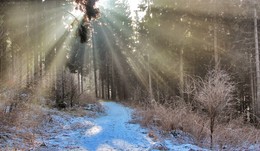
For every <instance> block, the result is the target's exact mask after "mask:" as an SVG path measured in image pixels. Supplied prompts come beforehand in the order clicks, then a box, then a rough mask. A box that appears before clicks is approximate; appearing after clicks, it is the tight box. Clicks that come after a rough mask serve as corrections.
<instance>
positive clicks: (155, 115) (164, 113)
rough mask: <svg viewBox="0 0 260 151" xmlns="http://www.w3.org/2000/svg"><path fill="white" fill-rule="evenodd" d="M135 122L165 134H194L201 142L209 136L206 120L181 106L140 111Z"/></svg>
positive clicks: (135, 116)
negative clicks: (172, 132)
mask: <svg viewBox="0 0 260 151" xmlns="http://www.w3.org/2000/svg"><path fill="white" fill-rule="evenodd" d="M134 120H135V122H139V123H140V124H141V125H142V126H145V127H150V126H155V127H157V128H159V129H160V130H162V131H164V132H170V131H172V130H182V131H184V132H187V133H189V134H192V135H193V136H194V137H196V138H197V140H198V143H199V140H203V139H205V137H206V136H207V135H208V130H207V129H206V128H205V127H206V124H207V123H206V122H205V119H204V118H202V117H200V116H198V115H197V114H196V113H194V112H193V111H191V109H190V107H187V106H180V107H178V108H175V109H172V108H170V107H165V106H163V105H158V104H157V105H154V106H153V107H151V108H147V109H145V110H139V111H138V112H136V113H135V115H134Z"/></svg>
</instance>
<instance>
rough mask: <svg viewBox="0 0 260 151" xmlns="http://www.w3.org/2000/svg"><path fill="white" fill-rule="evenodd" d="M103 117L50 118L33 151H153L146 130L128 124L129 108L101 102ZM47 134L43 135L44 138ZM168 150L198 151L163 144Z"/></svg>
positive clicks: (186, 146)
mask: <svg viewBox="0 0 260 151" xmlns="http://www.w3.org/2000/svg"><path fill="white" fill-rule="evenodd" d="M102 105H103V106H104V107H105V109H106V115H104V116H100V117H98V118H88V117H72V116H69V115H51V119H52V120H51V123H50V124H47V125H46V127H45V128H44V130H43V132H42V134H43V135H41V136H40V137H39V139H38V141H39V142H44V143H43V144H42V145H41V147H40V148H38V149H37V150H41V151H44V150H46V151H47V150H48V151H49V150H55V151H56V150H60V151H64V150H75V151H86V150H87V151H143V150H155V149H153V147H154V145H156V144H158V142H154V141H153V140H152V139H151V138H150V137H148V135H147V133H148V130H147V129H144V128H141V127H140V125H138V124H132V123H129V121H130V120H131V113H132V112H133V110H132V109H130V108H128V107H125V106H123V105H121V104H118V103H115V102H102ZM46 134H47V135H46ZM164 143H165V144H166V146H167V147H168V148H169V150H176V151H178V150H181V151H183V150H184V151H185V150H187V151H188V150H191V149H192V150H202V149H201V148H199V147H197V146H194V145H190V144H186V145H185V144H184V145H173V144H172V142H170V141H165V142H164Z"/></svg>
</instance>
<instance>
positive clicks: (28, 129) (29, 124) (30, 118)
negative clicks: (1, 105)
mask: <svg viewBox="0 0 260 151" xmlns="http://www.w3.org/2000/svg"><path fill="white" fill-rule="evenodd" d="M46 116H47V115H45V114H44V113H43V112H42V109H41V108H40V107H38V106H35V105H28V104H26V103H19V104H17V105H16V107H15V108H14V110H13V111H12V112H10V113H5V111H4V110H1V111H0V118H1V121H0V131H1V134H2V135H8V136H9V137H8V138H7V139H10V140H13V141H14V144H13V145H12V146H11V147H13V149H23V148H21V146H19V144H20V143H21V142H19V140H22V144H23V145H24V146H23V147H26V146H27V147H28V146H33V145H34V142H35V133H36V130H37V128H38V127H39V126H40V125H41V124H42V123H43V121H45V118H46ZM4 141H8V140H4ZM16 142H17V144H15V143H16ZM16 145H18V146H16ZM7 147H8V146H7Z"/></svg>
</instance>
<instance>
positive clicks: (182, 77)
mask: <svg viewBox="0 0 260 151" xmlns="http://www.w3.org/2000/svg"><path fill="white" fill-rule="evenodd" d="M183 53H184V51H183V48H182V49H181V50H180V89H181V90H180V95H181V98H182V99H184V94H183V90H184V73H183V72H184V70H183Z"/></svg>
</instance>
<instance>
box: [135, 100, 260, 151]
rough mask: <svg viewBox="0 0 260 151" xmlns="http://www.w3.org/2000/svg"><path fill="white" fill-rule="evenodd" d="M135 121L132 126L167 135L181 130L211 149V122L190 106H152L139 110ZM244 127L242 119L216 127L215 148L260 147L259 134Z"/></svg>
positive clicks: (247, 125) (248, 127) (254, 129)
mask: <svg viewBox="0 0 260 151" xmlns="http://www.w3.org/2000/svg"><path fill="white" fill-rule="evenodd" d="M133 119H134V120H133V122H138V123H140V124H141V125H142V126H144V127H149V128H152V127H156V128H157V129H159V130H161V131H162V132H164V134H165V133H166V134H167V133H169V132H172V131H173V130H181V131H183V132H186V133H188V134H191V135H192V136H193V137H194V138H195V143H196V144H197V145H199V146H203V147H210V139H209V136H210V129H209V123H210V122H209V118H208V117H207V116H203V115H201V114H198V113H196V112H194V111H192V110H191V108H190V107H189V106H187V105H186V106H185V105H181V106H177V107H176V108H174V109H173V108H170V107H166V106H163V105H153V106H151V107H149V108H148V107H145V108H141V107H140V106H139V108H138V110H137V112H135V113H134V115H133ZM243 123H244V122H243V120H242V118H241V119H236V120H232V121H230V122H229V123H226V124H216V128H215V133H214V143H215V146H214V148H215V149H217V150H222V149H226V150H230V149H231V150H232V149H234V148H236V149H237V148H238V149H246V148H248V147H249V146H250V145H252V144H259V143H260V141H259V140H260V130H258V129H256V128H255V127H253V126H251V125H249V124H243ZM183 143H185V142H183ZM186 143H187V142H186Z"/></svg>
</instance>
